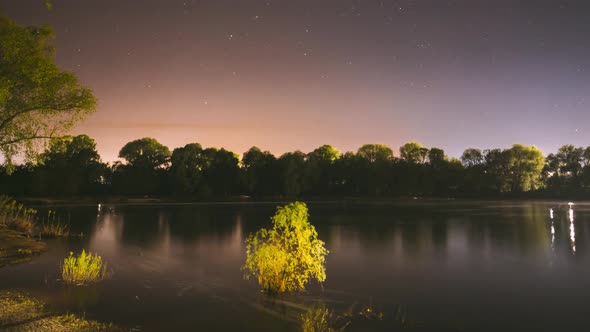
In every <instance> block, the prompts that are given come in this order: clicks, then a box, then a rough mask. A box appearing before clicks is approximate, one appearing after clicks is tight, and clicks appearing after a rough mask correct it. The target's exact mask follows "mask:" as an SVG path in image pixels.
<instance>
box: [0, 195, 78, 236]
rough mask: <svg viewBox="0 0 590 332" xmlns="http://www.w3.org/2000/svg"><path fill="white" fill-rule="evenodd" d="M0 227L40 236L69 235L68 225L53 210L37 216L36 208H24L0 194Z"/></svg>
mask: <svg viewBox="0 0 590 332" xmlns="http://www.w3.org/2000/svg"><path fill="white" fill-rule="evenodd" d="M0 227H5V228H9V229H14V230H17V231H20V232H23V233H27V234H29V235H33V234H35V235H39V236H41V237H58V236H69V235H70V227H69V226H68V224H67V223H66V222H63V221H62V220H61V217H59V216H58V215H57V213H56V212H55V211H52V210H49V211H48V212H47V217H38V215H37V210H35V209H31V208H26V207H25V206H24V205H23V204H21V203H18V202H16V201H15V200H14V199H12V198H11V197H9V196H0Z"/></svg>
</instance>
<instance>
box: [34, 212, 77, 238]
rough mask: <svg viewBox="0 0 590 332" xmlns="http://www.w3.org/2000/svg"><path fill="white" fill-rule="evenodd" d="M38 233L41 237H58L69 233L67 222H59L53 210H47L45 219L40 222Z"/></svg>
mask: <svg viewBox="0 0 590 332" xmlns="http://www.w3.org/2000/svg"><path fill="white" fill-rule="evenodd" d="M40 228H41V229H40V230H39V235H41V236H42V237H60V236H68V235H70V227H69V226H68V224H66V223H63V222H61V220H60V219H59V218H58V217H57V216H56V213H55V211H52V210H49V212H47V219H46V220H45V221H44V222H43V223H42V224H41V226H40Z"/></svg>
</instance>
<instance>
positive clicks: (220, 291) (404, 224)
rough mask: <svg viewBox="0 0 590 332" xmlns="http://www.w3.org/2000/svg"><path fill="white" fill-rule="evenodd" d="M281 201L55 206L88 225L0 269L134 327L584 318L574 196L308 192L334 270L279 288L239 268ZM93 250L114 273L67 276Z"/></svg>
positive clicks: (583, 266) (581, 208) (504, 324)
mask: <svg viewBox="0 0 590 332" xmlns="http://www.w3.org/2000/svg"><path fill="white" fill-rule="evenodd" d="M277 205H279V203H246V204H240V203H219V204H167V205H166V204H163V205H110V204H105V205H103V206H102V208H101V211H100V213H99V212H98V209H97V206H75V205H72V206H55V207H51V208H52V209H54V210H57V211H58V215H60V216H62V218H67V219H69V220H71V224H72V232H74V233H83V236H82V237H72V238H69V239H57V240H50V241H48V245H49V250H48V251H47V252H46V253H44V254H43V255H41V256H40V257H36V258H34V259H33V260H32V261H31V262H29V263H24V264H21V265H16V266H11V267H6V268H2V269H0V289H18V290H24V291H25V292H27V293H29V294H31V295H33V296H35V297H38V298H40V299H42V300H44V301H46V302H47V303H48V304H49V305H50V307H51V308H52V309H54V310H57V311H59V312H74V313H79V314H82V315H85V317H86V318H90V319H96V320H99V321H107V322H113V323H115V324H117V325H120V326H123V327H125V328H128V329H130V328H133V329H135V330H137V331H196V330H205V331H297V330H299V328H300V327H299V325H298V322H297V317H298V315H299V314H300V313H301V312H302V311H301V308H303V307H304V306H306V305H310V304H312V303H319V302H321V303H325V304H326V305H327V306H328V307H329V308H331V309H332V310H334V312H335V313H336V314H338V315H344V314H346V313H355V312H359V311H361V310H366V309H367V308H371V309H372V310H373V312H380V313H382V315H383V320H382V321H379V322H378V323H375V324H373V325H369V326H372V328H371V329H375V330H388V331H389V330H391V329H392V328H395V327H399V326H400V325H406V326H408V329H409V330H449V331H503V330H521V331H522V330H531V331H555V330H561V331H564V330H574V329H576V330H583V329H585V327H586V325H587V324H586V322H587V313H588V312H589V309H588V308H586V305H588V302H590V255H589V254H590V227H589V225H590V223H589V222H590V203H589V204H585V203H577V204H576V205H575V206H574V208H573V211H572V212H570V211H569V208H568V206H567V204H566V202H546V201H543V202H482V201H475V202H469V201H420V200H415V201H396V202H315V203H314V202H310V203H308V207H309V211H310V215H311V218H310V221H311V222H312V223H313V224H314V225H315V227H316V229H317V231H318V233H319V237H320V238H321V239H322V240H323V241H325V242H326V247H327V248H328V250H329V251H330V254H329V255H328V257H327V263H326V273H327V280H326V281H325V283H324V284H323V285H321V286H320V285H317V284H311V285H310V287H309V291H308V292H307V293H305V294H298V295H289V296H285V297H281V298H276V299H271V298H268V297H267V296H266V295H265V294H262V293H261V292H260V291H259V290H258V287H257V285H256V284H255V283H254V281H246V280H244V279H243V272H242V271H241V270H240V268H241V266H242V264H243V263H244V261H245V246H244V240H245V239H246V237H247V236H248V234H249V233H250V232H254V231H256V230H257V229H259V228H260V227H267V226H269V225H270V217H271V216H272V215H273V214H274V212H275V208H276V206H277ZM37 208H39V209H40V210H43V209H46V208H47V207H37ZM550 208H552V209H553V218H551V215H550V212H549V209H550ZM83 248H84V249H86V250H90V251H92V252H96V253H98V254H100V255H101V256H102V257H103V259H104V260H105V261H106V262H107V263H108V266H109V270H110V271H111V272H112V275H111V276H110V278H109V279H108V280H106V281H104V282H102V283H100V284H98V285H95V286H90V287H68V286H65V285H63V284H62V283H61V282H60V281H59V280H58V279H59V278H60V264H61V262H62V261H63V259H64V258H65V257H66V256H67V255H68V253H69V252H70V251H74V252H79V251H80V250H81V249H83ZM351 326H354V325H351ZM365 328H366V327H365Z"/></svg>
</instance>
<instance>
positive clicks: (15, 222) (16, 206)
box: [0, 195, 37, 234]
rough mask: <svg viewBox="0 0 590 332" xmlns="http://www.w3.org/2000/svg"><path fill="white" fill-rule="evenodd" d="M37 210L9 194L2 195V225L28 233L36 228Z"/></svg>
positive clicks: (0, 223) (0, 217) (0, 214)
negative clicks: (27, 206) (17, 200)
mask: <svg viewBox="0 0 590 332" xmlns="http://www.w3.org/2000/svg"><path fill="white" fill-rule="evenodd" d="M36 215H37V210H35V209H29V208H26V207H25V206H24V205H23V204H21V203H17V202H16V201H15V200H14V199H12V198H11V197H8V196H4V195H2V196H0V226H1V227H5V228H10V229H14V230H17V231H20V232H24V233H27V234H32V233H33V231H34V230H35V217H36Z"/></svg>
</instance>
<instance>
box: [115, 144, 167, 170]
mask: <svg viewBox="0 0 590 332" xmlns="http://www.w3.org/2000/svg"><path fill="white" fill-rule="evenodd" d="M170 155H171V153H170V150H169V149H168V147H166V146H165V145H162V144H161V143H160V142H158V141H157V140H156V139H155V138H151V137H144V138H141V139H138V140H135V141H131V142H129V143H127V144H125V146H124V147H123V148H122V149H121V151H119V158H123V159H125V160H126V161H127V163H128V164H129V165H131V166H132V167H135V168H143V169H152V170H153V169H156V168H159V167H162V166H163V165H165V164H166V163H167V162H168V159H169V158H170Z"/></svg>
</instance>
